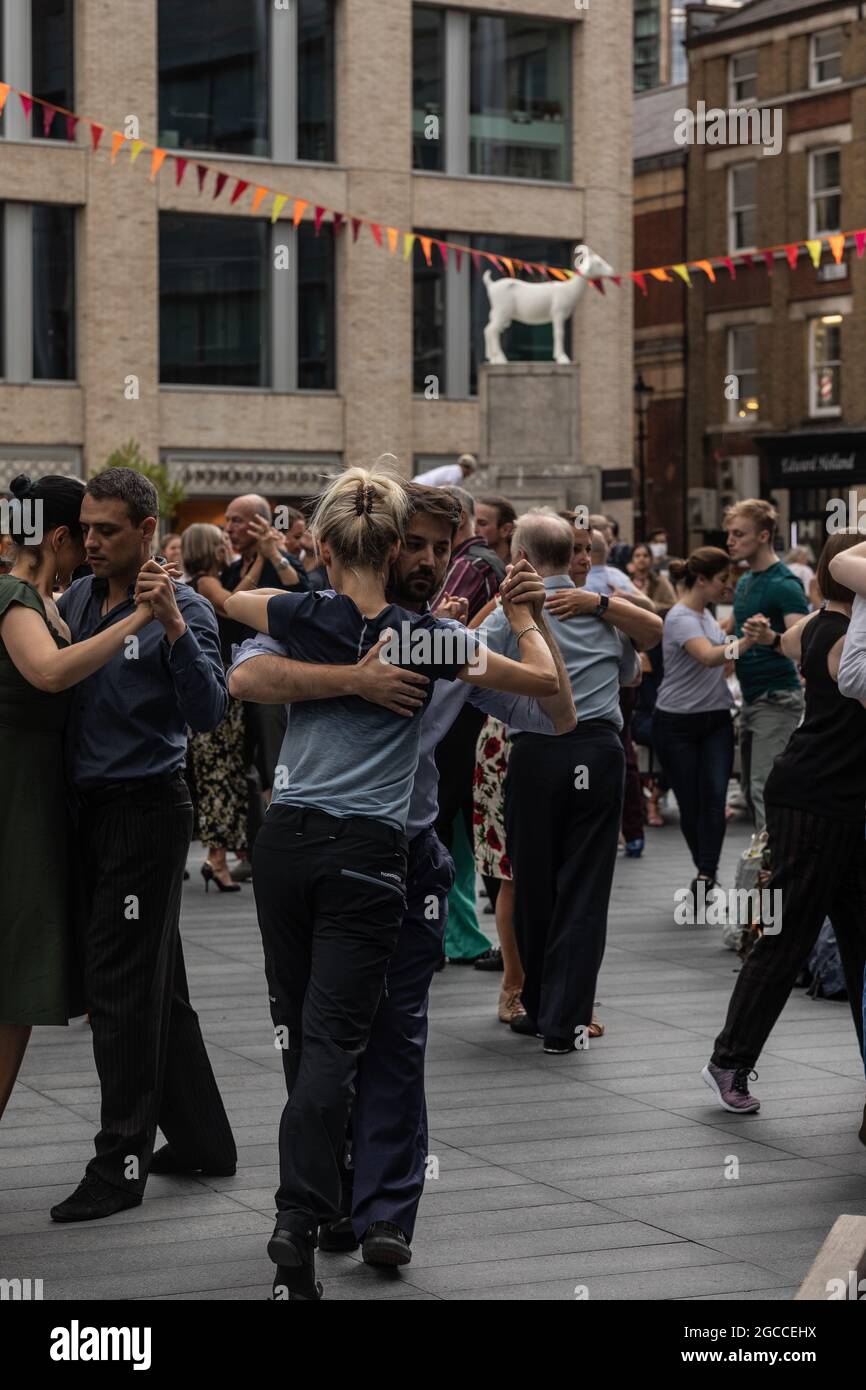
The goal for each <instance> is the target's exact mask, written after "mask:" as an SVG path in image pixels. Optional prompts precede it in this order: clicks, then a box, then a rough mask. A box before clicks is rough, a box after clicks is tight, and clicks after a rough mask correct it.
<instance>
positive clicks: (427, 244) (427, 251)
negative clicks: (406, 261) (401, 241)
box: [418, 236, 433, 265]
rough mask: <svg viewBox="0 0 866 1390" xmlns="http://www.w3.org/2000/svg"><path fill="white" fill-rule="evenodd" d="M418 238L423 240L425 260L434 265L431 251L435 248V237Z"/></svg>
mask: <svg viewBox="0 0 866 1390" xmlns="http://www.w3.org/2000/svg"><path fill="white" fill-rule="evenodd" d="M418 240H419V241H420V242H421V250H422V251H423V252H424V259H425V261H426V262H427V264H428V265H432V264H433V260H432V256H431V251H432V248H433V238H432V237H429V236H422V237H419V238H418Z"/></svg>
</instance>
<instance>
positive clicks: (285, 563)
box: [277, 555, 292, 570]
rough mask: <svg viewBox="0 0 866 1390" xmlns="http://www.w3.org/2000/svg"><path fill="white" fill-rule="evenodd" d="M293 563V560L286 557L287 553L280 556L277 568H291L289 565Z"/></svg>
mask: <svg viewBox="0 0 866 1390" xmlns="http://www.w3.org/2000/svg"><path fill="white" fill-rule="evenodd" d="M291 563H292V562H291V560H287V559H286V557H285V555H281V556H280V558H279V560H278V561H277V569H278V570H287V569H288V568H289V566H290V564H291Z"/></svg>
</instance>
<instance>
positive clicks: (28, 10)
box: [0, 0, 78, 148]
mask: <svg viewBox="0 0 866 1390" xmlns="http://www.w3.org/2000/svg"><path fill="white" fill-rule="evenodd" d="M66 4H67V7H68V9H69V11H70V14H69V23H70V24H71V25H72V33H73V43H72V52H71V53H70V54H69V65H70V72H71V80H72V94H71V101H70V103H69V109H70V110H72V111H74V110H75V93H76V88H77V84H78V65H77V63H76V51H77V42H76V35H77V32H78V30H77V15H76V12H75V6H74V3H73V0H66ZM0 51H2V54H3V68H4V78H5V80H6V81H7V82H9V83H10V85H11V86H13V87H18V88H20V89H21V90H22V91H24V92H32V91H33V26H32V7H31V5H30V3H29V0H24V3H20V2H19V3H8V0H7V2H6V3H4V0H0ZM40 109H41V108H39V107H38V106H37V105H36V103H34V107H33V111H31V113H30V115H29V116H25V115H24V110H23V108H22V106H21V103H20V102H19V101H14V102H13V101H11V100H9V101H7V102H6V105H5V107H4V108H3V119H2V121H0V145H2V142H3V141H4V140H8V141H9V142H10V143H17V142H19V141H24V140H27V141H32V142H33V144H36V145H52V146H55V147H59V148H62V147H63V146H64V145H67V144H70V143H71V144H73V145H74V144H75V141H71V142H68V141H66V140H61V139H59V138H57V137H52V136H43V135H34V134H33V112H34V111H39V110H40Z"/></svg>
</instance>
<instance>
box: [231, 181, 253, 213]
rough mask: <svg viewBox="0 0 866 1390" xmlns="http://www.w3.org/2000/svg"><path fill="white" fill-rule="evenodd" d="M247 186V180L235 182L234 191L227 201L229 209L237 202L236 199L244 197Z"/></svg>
mask: <svg viewBox="0 0 866 1390" xmlns="http://www.w3.org/2000/svg"><path fill="white" fill-rule="evenodd" d="M249 186H250V184H249V180H248V179H238V180H237V182H236V183H235V191H234V193H233V194H232V196H231V198H230V199H229V207H233V206H234V204H235V203H236V202H237V201H238V199H239V198H242V197H243V196H244V194H245V193H246V191H247V189H248V188H249Z"/></svg>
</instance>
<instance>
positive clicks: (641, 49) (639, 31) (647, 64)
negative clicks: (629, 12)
mask: <svg viewBox="0 0 866 1390" xmlns="http://www.w3.org/2000/svg"><path fill="white" fill-rule="evenodd" d="M660 28H661V16H660V14H659V0H635V3H634V53H633V59H632V62H633V67H634V89H635V91H636V92H647V91H649V90H650V88H652V87H658V86H660V84H661V68H660V51H659V34H660Z"/></svg>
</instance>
